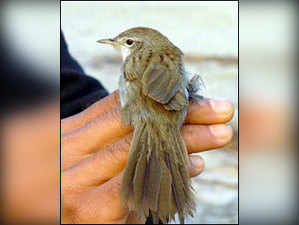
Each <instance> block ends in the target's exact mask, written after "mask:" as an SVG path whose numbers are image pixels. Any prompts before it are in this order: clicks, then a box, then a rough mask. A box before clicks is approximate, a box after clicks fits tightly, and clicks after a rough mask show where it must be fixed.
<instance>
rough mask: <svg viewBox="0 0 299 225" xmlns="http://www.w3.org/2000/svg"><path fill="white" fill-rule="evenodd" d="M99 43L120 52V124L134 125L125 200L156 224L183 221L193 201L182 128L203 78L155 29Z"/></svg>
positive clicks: (130, 32)
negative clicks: (189, 71)
mask: <svg viewBox="0 0 299 225" xmlns="http://www.w3.org/2000/svg"><path fill="white" fill-rule="evenodd" d="M99 42H100V43H108V44H112V45H113V46H114V47H116V48H117V49H120V50H121V51H122V54H123V60H124V63H123V67H122V73H121V77H120V82H119V91H120V100H121V111H122V121H123V122H124V123H125V124H127V125H132V126H134V135H133V141H132V144H131V149H130V153H129V159H128V163H127V166H126V168H125V171H124V176H123V182H122V185H121V200H122V202H123V203H124V205H125V206H127V207H128V208H129V210H133V211H136V212H137V215H138V216H139V217H140V218H146V217H148V216H149V215H150V214H151V215H152V217H153V221H154V223H158V222H159V219H160V220H161V221H162V222H164V223H168V222H169V221H170V220H173V219H174V216H175V214H176V213H178V215H179V220H180V222H181V223H184V219H185V217H186V216H187V215H191V216H192V215H193V211H194V209H195V202H194V199H195V198H194V196H193V192H192V187H191V184H190V178H189V173H188V167H189V163H190V162H189V158H188V154H187V150H186V146H185V143H184V140H183V138H182V136H181V133H180V128H181V126H182V124H183V122H184V119H185V116H186V111H187V106H188V104H189V98H190V97H196V95H195V92H196V91H197V90H198V78H199V77H197V76H195V77H193V78H192V79H191V80H188V78H187V77H186V72H185V70H184V66H183V60H182V56H183V53H182V52H181V50H180V49H179V48H177V47H176V46H175V45H173V44H172V43H171V42H170V41H169V40H168V39H167V38H166V37H165V36H163V35H162V34H161V33H160V32H158V31H156V30H153V29H150V28H144V27H137V28H132V29H129V30H127V31H125V32H123V33H121V34H119V35H118V36H117V37H115V38H113V39H105V40H100V41H99ZM197 97H198V96H197Z"/></svg>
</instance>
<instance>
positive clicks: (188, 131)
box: [182, 124, 233, 153]
mask: <svg viewBox="0 0 299 225" xmlns="http://www.w3.org/2000/svg"><path fill="white" fill-rule="evenodd" d="M182 132H183V137H184V140H185V143H186V147H187V149H188V152H189V153H195V152H201V151H205V150H209V149H215V148H220V147H223V146H224V145H226V144H228V143H229V142H230V140H231V139H232V136H233V129H232V127H231V126H227V125H225V124H215V125H209V126H203V125H187V126H183V128H182Z"/></svg>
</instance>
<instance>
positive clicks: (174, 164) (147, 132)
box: [121, 122, 195, 224]
mask: <svg viewBox="0 0 299 225" xmlns="http://www.w3.org/2000/svg"><path fill="white" fill-rule="evenodd" d="M188 165H189V158H188V154H187V150H186V147H185V144H184V140H183V138H182V136H181V134H180V130H179V128H177V127H174V126H172V125H164V126H163V125H161V124H159V128H158V127H157V125H154V124H152V123H148V122H139V123H137V124H136V126H135V130H134V136H133V141H132V144H131V149H130V153H129V160H128V163H127V166H126V168H125V172H124V176H123V182H122V185H121V200H122V202H123V203H124V204H125V205H126V206H128V208H129V210H133V211H135V212H137V215H138V216H140V218H147V217H148V216H149V214H151V215H152V217H153V221H154V223H155V224H157V223H158V222H159V219H160V220H161V221H162V222H163V223H168V221H169V220H173V219H174V216H175V214H176V213H177V212H178V215H179V220H180V223H184V218H185V216H186V215H191V216H193V211H194V208H195V203H194V196H193V192H192V188H191V184H190V179H189V172H188Z"/></svg>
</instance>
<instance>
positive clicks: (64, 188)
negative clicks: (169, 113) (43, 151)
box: [61, 91, 234, 224]
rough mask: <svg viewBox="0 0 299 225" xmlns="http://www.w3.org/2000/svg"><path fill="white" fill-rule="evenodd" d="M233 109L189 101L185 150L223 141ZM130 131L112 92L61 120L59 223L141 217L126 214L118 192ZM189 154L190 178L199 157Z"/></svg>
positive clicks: (226, 138) (222, 103)
mask: <svg viewBox="0 0 299 225" xmlns="http://www.w3.org/2000/svg"><path fill="white" fill-rule="evenodd" d="M233 113H234V109H233V106H232V104H231V103H229V102H227V101H225V100H216V99H203V100H202V101H201V102H199V103H195V102H192V101H191V102H190V105H189V107H188V112H187V117H186V120H185V124H184V126H183V127H182V129H181V133H182V135H183V138H184V140H185V143H186V146H187V149H188V153H189V154H191V153H198V152H202V151H207V150H210V149H215V148H220V147H223V146H224V145H226V144H227V143H229V141H230V140H231V138H232V136H233V129H232V128H231V127H230V126H228V125H225V123H227V122H228V121H230V120H231V118H232V116H233ZM132 130H133V128H132V127H125V126H124V125H123V124H122V123H121V117H120V106H119V95H118V91H115V92H113V93H112V94H111V95H109V96H107V97H106V98H104V99H102V100H100V101H98V102H96V103H95V104H93V105H92V106H90V107H89V108H87V109H86V110H85V111H83V112H81V113H79V114H77V115H74V116H72V117H69V118H66V119H63V120H62V121H61V170H62V171H61V207H62V208H61V212H62V217H61V223H98V224H99V223H102V224H103V223H105V224H106V223H107V224H109V223H119V224H121V223H144V222H145V221H140V220H138V219H137V218H135V217H134V214H130V213H129V212H128V210H127V209H125V208H124V207H123V206H122V204H121V202H120V196H119V193H120V184H121V181H122V170H123V169H124V168H125V165H126V162H127V159H128V152H129V148H130V144H131V140H132ZM189 157H190V159H191V168H189V171H190V175H191V176H192V177H194V176H197V175H199V174H200V173H201V172H202V170H203V168H204V161H203V159H202V158H201V157H200V156H199V155H189Z"/></svg>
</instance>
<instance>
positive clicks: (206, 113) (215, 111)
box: [61, 91, 234, 134]
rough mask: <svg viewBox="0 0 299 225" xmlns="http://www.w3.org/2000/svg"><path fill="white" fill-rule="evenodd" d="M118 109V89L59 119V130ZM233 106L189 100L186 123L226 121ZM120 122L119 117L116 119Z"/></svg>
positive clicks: (72, 127)
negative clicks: (85, 107) (83, 108)
mask: <svg viewBox="0 0 299 225" xmlns="http://www.w3.org/2000/svg"><path fill="white" fill-rule="evenodd" d="M110 110H111V111H115V110H120V109H119V95H118V91H115V92H113V93H112V94H111V95H109V96H107V97H106V98H104V99H102V100H100V101H98V102H97V103H95V104H93V105H92V106H90V107H89V108H88V109H86V110H85V111H83V112H81V113H79V114H77V115H74V116H72V117H69V118H66V119H63V120H62V121H61V132H62V134H66V133H67V132H70V131H73V130H76V129H78V128H81V127H84V126H85V125H87V124H88V123H89V122H90V121H92V120H93V119H95V118H96V117H101V115H102V114H105V113H106V112H108V111H110ZM233 113H234V108H233V106H232V104H231V103H229V102H228V101H225V100H217V99H214V100H213V99H203V101H201V102H193V101H190V105H189V107H188V112H187V117H186V123H189V124H215V123H226V122H228V121H229V120H231V118H232V116H233ZM119 115H120V114H119ZM117 122H120V118H119V119H118V120H117Z"/></svg>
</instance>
